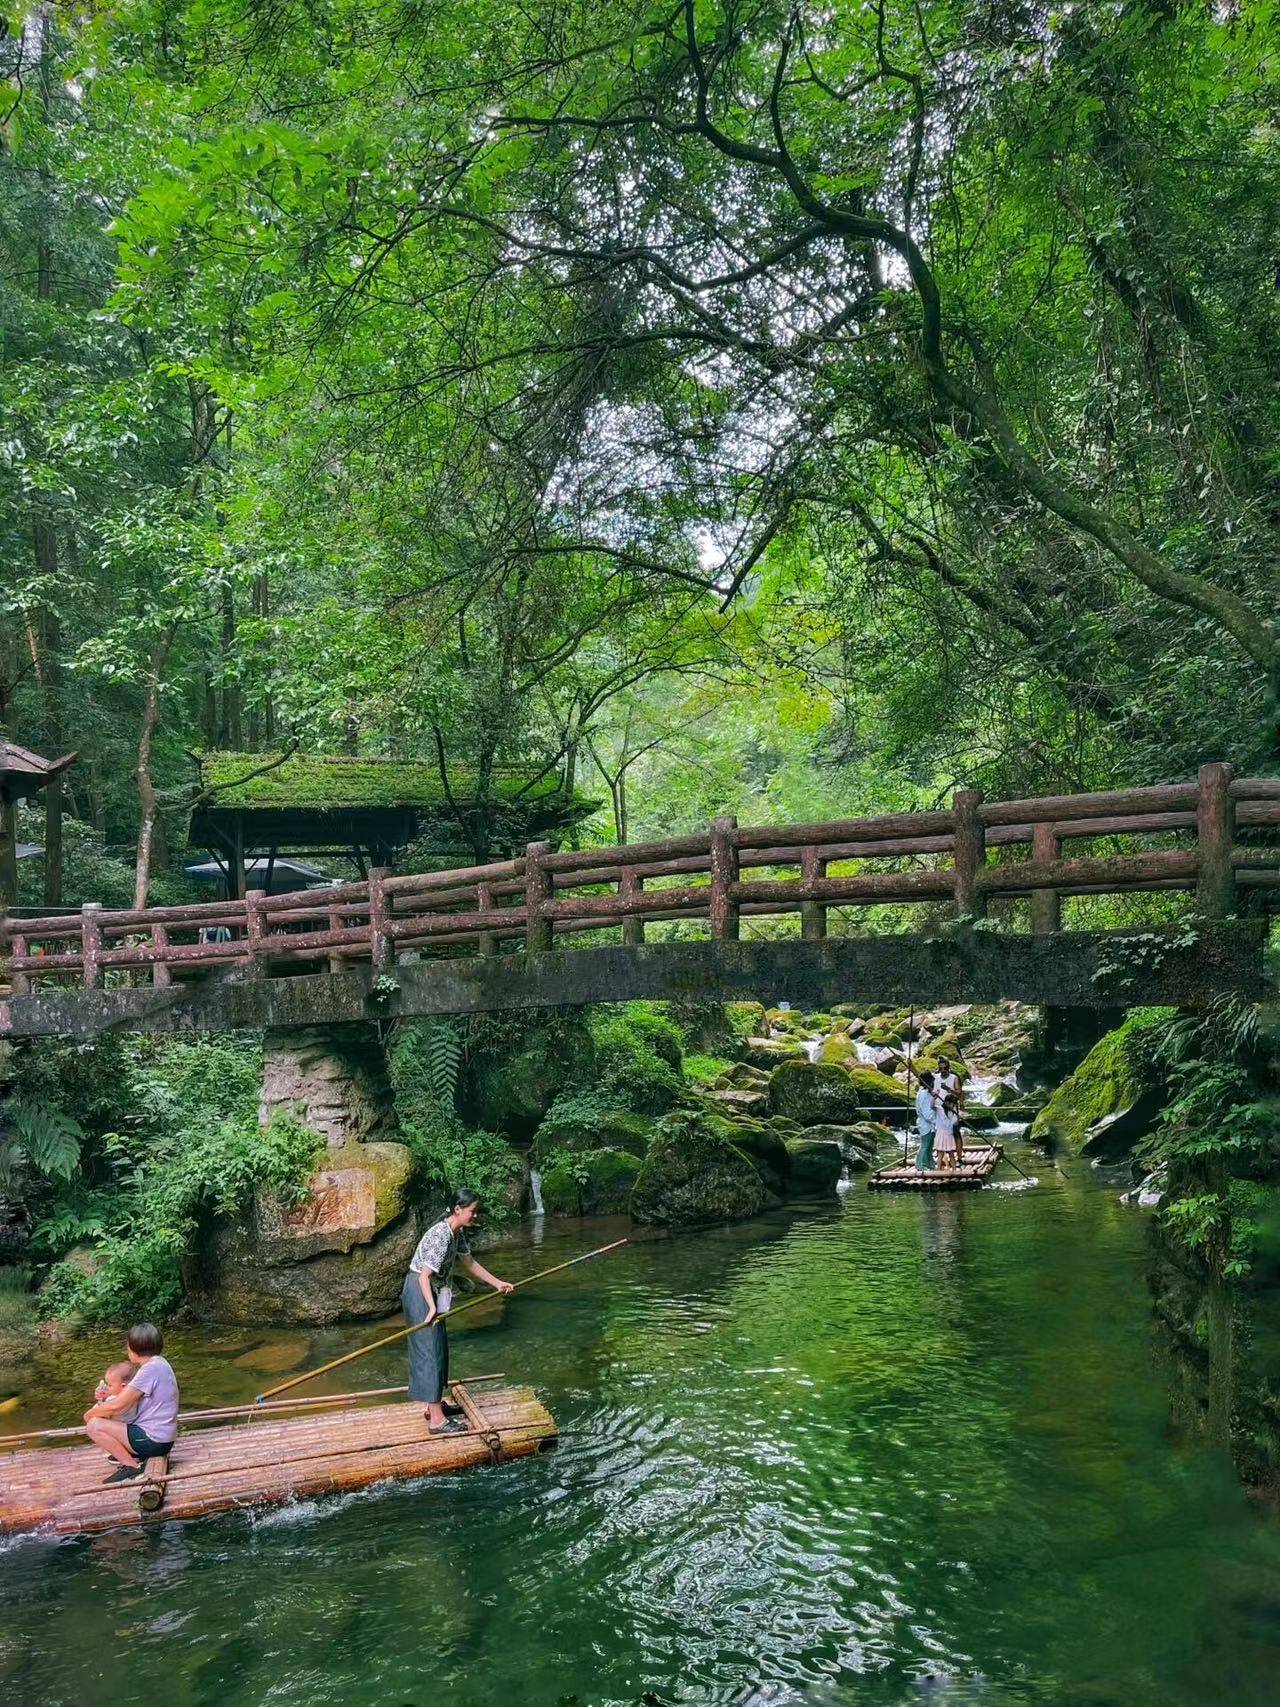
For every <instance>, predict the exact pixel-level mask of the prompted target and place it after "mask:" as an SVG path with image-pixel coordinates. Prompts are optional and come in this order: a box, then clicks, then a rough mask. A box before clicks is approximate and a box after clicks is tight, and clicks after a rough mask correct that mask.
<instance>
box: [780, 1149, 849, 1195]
mask: <svg viewBox="0 0 1280 1707" xmlns="http://www.w3.org/2000/svg"><path fill="white" fill-rule="evenodd" d="M787 1153H788V1156H789V1158H790V1162H791V1174H790V1186H791V1195H792V1197H834V1196H835V1191H836V1187H837V1186H838V1185H839V1183H840V1178H841V1175H842V1174H843V1173H844V1151H843V1150H842V1149H841V1147H840V1145H839V1144H837V1143H836V1142H835V1141H834V1140H833V1139H830V1138H794V1139H792V1141H791V1143H790V1144H788V1145H787Z"/></svg>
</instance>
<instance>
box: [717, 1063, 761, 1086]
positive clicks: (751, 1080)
mask: <svg viewBox="0 0 1280 1707" xmlns="http://www.w3.org/2000/svg"><path fill="white" fill-rule="evenodd" d="M711 1088H712V1090H716V1091H730V1090H733V1091H767V1090H768V1089H769V1075H768V1073H766V1072H765V1070H764V1068H763V1067H751V1066H748V1064H747V1063H746V1062H745V1061H735V1062H734V1064H733V1066H732V1067H726V1068H725V1070H724V1072H723V1073H721V1074H719V1076H718V1077H717V1078H715V1079H713V1080H712V1084H711Z"/></svg>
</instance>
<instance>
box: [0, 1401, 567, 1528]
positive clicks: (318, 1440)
mask: <svg viewBox="0 0 1280 1707" xmlns="http://www.w3.org/2000/svg"><path fill="white" fill-rule="evenodd" d="M452 1394H453V1397H454V1399H455V1401H456V1402H457V1403H458V1404H459V1405H460V1406H461V1407H462V1410H463V1413H464V1419H463V1420H465V1422H466V1432H465V1433H457V1434H446V1435H431V1434H428V1432H427V1424H426V1418H425V1415H424V1410H423V1406H422V1405H421V1404H415V1403H412V1402H410V1401H408V1400H402V1401H400V1402H398V1403H396V1404H389V1405H371V1406H367V1407H362V1408H349V1409H344V1410H340V1411H330V1412H326V1413H324V1414H315V1413H312V1414H307V1415H302V1416H288V1417H284V1416H279V1415H273V1414H266V1415H263V1414H261V1413H256V1414H253V1415H251V1417H250V1418H249V1420H247V1421H242V1422H237V1423H230V1424H225V1425H222V1426H220V1427H215V1428H199V1429H191V1430H189V1431H188V1432H186V1433H183V1434H180V1435H179V1436H178V1441H177V1444H176V1445H175V1447H174V1449H173V1453H172V1455H171V1458H170V1461H169V1468H168V1473H167V1475H166V1474H165V1472H164V1467H163V1465H162V1464H161V1463H160V1462H159V1461H158V1460H152V1462H151V1464H150V1465H149V1466H148V1475H147V1476H146V1477H145V1478H144V1477H137V1478H135V1479H134V1480H133V1481H130V1482H120V1483H116V1484H114V1485H113V1486H111V1487H107V1486H104V1478H105V1477H106V1475H107V1474H108V1473H109V1471H110V1470H111V1468H112V1466H111V1465H110V1464H109V1463H108V1461H107V1459H106V1458H105V1456H104V1455H103V1453H102V1452H101V1451H99V1450H98V1448H97V1447H95V1446H66V1447H53V1448H48V1447H46V1448H37V1449H36V1450H33V1451H26V1452H12V1453H6V1454H0V1533H6V1534H21V1533H23V1532H26V1531H32V1530H40V1531H43V1532H45V1533H47V1534H52V1535H78V1534H94V1533H96V1532H98V1531H100V1530H104V1529H118V1528H122V1527H127V1526H129V1525H132V1524H138V1523H144V1522H148V1521H151V1522H154V1521H157V1520H161V1521H163V1520H165V1519H168V1518H190V1517H203V1516H205V1515H207V1514H208V1513H210V1512H218V1511H229V1510H234V1509H236V1508H239V1507H249V1506H257V1505H267V1504H279V1503H281V1502H283V1501H285V1500H291V1499H300V1498H306V1497H308V1496H312V1495H316V1494H330V1493H340V1492H345V1491H347V1490H350V1489H353V1488H363V1487H368V1486H369V1485H370V1484H371V1483H373V1482H381V1481H386V1480H389V1479H396V1478H404V1477H411V1476H438V1475H444V1474H447V1473H449V1472H452V1471H456V1470H469V1469H471V1468H473V1467H474V1466H476V1465H479V1464H490V1463H495V1462H497V1461H499V1460H501V1459H504V1458H524V1457H527V1456H529V1455H530V1454H531V1453H534V1452H540V1451H542V1450H543V1449H544V1448H545V1447H547V1446H550V1445H551V1444H552V1443H553V1442H554V1440H555V1438H556V1425H555V1421H554V1419H553V1418H552V1416H551V1413H550V1412H549V1411H548V1410H547V1409H546V1408H545V1406H544V1405H543V1404H542V1402H541V1400H540V1399H539V1398H538V1397H537V1395H536V1394H535V1393H534V1391H533V1389H532V1387H498V1388H488V1389H486V1390H484V1391H483V1392H481V1391H478V1390H473V1389H470V1388H468V1387H467V1385H466V1383H465V1382H461V1381H456V1382H454V1383H453V1386H452Z"/></svg>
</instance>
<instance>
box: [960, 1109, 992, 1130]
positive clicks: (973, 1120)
mask: <svg viewBox="0 0 1280 1707" xmlns="http://www.w3.org/2000/svg"><path fill="white" fill-rule="evenodd" d="M962 1120H963V1124H964V1125H965V1127H966V1128H967V1129H968V1130H969V1131H970V1132H990V1131H991V1130H992V1128H993V1127H996V1126H999V1124H1000V1116H999V1115H998V1114H997V1113H996V1111H995V1109H994V1108H988V1107H987V1105H986V1104H985V1103H981V1102H968V1103H966V1104H965V1106H964V1114H963V1116H962Z"/></svg>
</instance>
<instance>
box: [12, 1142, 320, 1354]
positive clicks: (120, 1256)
mask: <svg viewBox="0 0 1280 1707" xmlns="http://www.w3.org/2000/svg"><path fill="white" fill-rule="evenodd" d="M323 1149H324V1140H323V1138H322V1137H321V1136H320V1134H319V1133H317V1132H314V1131H312V1130H311V1128H310V1127H307V1126H303V1125H302V1124H301V1123H300V1122H298V1121H296V1120H294V1119H293V1118H292V1117H291V1116H288V1115H284V1114H280V1113H277V1114H276V1115H275V1116H274V1117H273V1119H272V1121H271V1123H270V1125H268V1126H266V1127H264V1128H260V1127H259V1126H258V1125H257V1123H256V1121H254V1123H253V1124H251V1125H250V1124H247V1123H243V1122H241V1123H235V1122H230V1121H224V1122H219V1123H216V1124H209V1125H206V1126H204V1127H202V1128H199V1129H195V1130H191V1129H188V1130H187V1132H186V1133H185V1134H184V1141H183V1143H182V1144H181V1145H180V1146H179V1147H177V1148H175V1149H173V1150H172V1151H171V1152H170V1153H169V1154H167V1155H165V1156H164V1157H162V1158H160V1159H158V1160H156V1161H153V1162H151V1163H150V1164H149V1165H147V1166H145V1167H143V1168H142V1169H141V1170H140V1173H139V1177H138V1178H137V1181H136V1184H135V1186H134V1188H133V1189H132V1190H131V1191H130V1192H128V1193H127V1194H125V1195H123V1196H121V1197H120V1198H118V1199H117V1200H116V1202H115V1205H114V1211H113V1214H112V1218H111V1224H110V1227H109V1229H108V1231H107V1232H106V1234H105V1236H104V1237H103V1238H102V1240H101V1241H100V1243H99V1244H98V1246H97V1248H96V1250H95V1252H94V1262H93V1264H92V1265H91V1266H90V1267H89V1268H88V1269H87V1270H86V1269H85V1268H84V1267H81V1266H79V1265H73V1264H70V1263H61V1264H59V1265H57V1266H56V1267H55V1268H54V1269H53V1271H52V1273H51V1275H50V1278H49V1282H48V1284H47V1287H46V1289H45V1293H44V1295H43V1296H44V1297H46V1298H47V1300H48V1302H49V1304H50V1305H51V1306H52V1308H53V1309H54V1310H55V1311H57V1312H58V1313H74V1314H76V1315H80V1316H83V1317H84V1318H86V1319H87V1320H90V1321H116V1322H119V1321H124V1320H125V1319H126V1318H128V1317H137V1316H163V1315H165V1314H167V1313H168V1312H170V1311H171V1310H173V1309H175V1308H176V1306H177V1305H178V1304H179V1303H180V1302H181V1299H182V1264H183V1260H184V1258H185V1257H186V1255H187V1253H188V1251H189V1250H190V1249H191V1246H192V1244H193V1242H194V1241H195V1239H196V1236H197V1234H198V1232H199V1229H200V1226H201V1223H202V1222H203V1221H206V1220H208V1219H209V1218H212V1217H229V1216H234V1215H238V1214H242V1213H243V1212H244V1211H245V1210H246V1209H247V1208H248V1207H249V1205H250V1203H251V1202H252V1200H253V1194H254V1191H255V1189H256V1188H258V1187H262V1188H263V1189H264V1190H266V1191H268V1192H270V1193H271V1194H272V1195H274V1196H276V1197H278V1198H280V1199H281V1200H282V1201H284V1202H285V1203H290V1202H300V1201H301V1200H302V1198H303V1197H304V1196H305V1195H306V1184H307V1180H308V1178H309V1177H310V1175H311V1174H312V1173H313V1172H314V1170H315V1167H316V1164H317V1162H318V1161H319V1159H320V1156H321V1154H322V1152H323Z"/></svg>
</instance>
